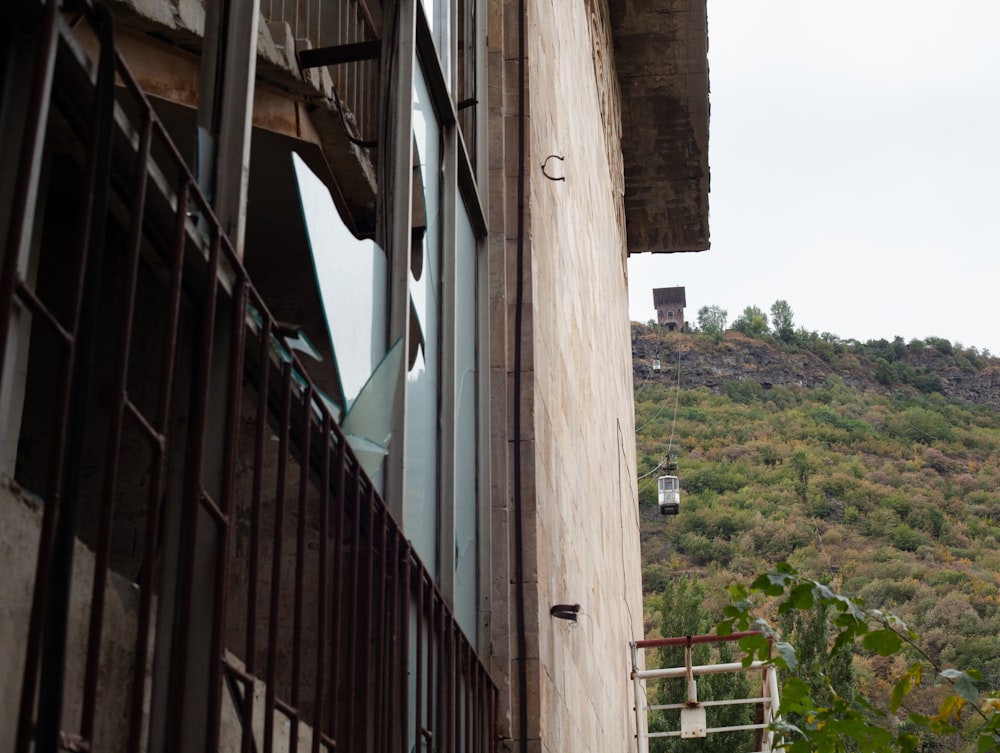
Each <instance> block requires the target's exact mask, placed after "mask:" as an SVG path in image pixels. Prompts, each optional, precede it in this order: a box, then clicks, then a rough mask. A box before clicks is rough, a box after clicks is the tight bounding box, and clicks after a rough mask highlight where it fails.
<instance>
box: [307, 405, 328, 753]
mask: <svg viewBox="0 0 1000 753" xmlns="http://www.w3.org/2000/svg"><path fill="white" fill-rule="evenodd" d="M332 424H333V421H332V419H331V417H330V414H329V413H324V414H323V425H322V428H321V433H320V446H321V455H322V458H323V460H322V466H321V468H320V487H319V555H318V556H319V573H318V576H317V580H318V581H319V597H318V599H317V604H316V634H317V635H319V636H322V638H321V640H320V641H319V645H318V646H317V647H316V677H315V687H314V688H313V690H314V692H315V695H314V697H313V709H314V711H313V719H314V721H313V727H314V729H313V738H312V748H311V753H319V749H320V745H321V740H322V737H323V734H324V732H325V730H324V728H323V725H324V722H326V721H328V717H327V715H326V714H325V713H324V711H325V709H324V702H325V700H326V680H327V678H326V677H325V676H324V674H323V672H324V670H325V669H326V644H327V641H326V636H327V624H326V623H327V618H328V615H327V606H326V598H327V591H328V589H329V583H328V582H327V570H328V568H329V566H330V554H329V540H330V459H331V457H332V455H333V448H332V447H331V446H330V445H331V442H330V434H331V430H332Z"/></svg>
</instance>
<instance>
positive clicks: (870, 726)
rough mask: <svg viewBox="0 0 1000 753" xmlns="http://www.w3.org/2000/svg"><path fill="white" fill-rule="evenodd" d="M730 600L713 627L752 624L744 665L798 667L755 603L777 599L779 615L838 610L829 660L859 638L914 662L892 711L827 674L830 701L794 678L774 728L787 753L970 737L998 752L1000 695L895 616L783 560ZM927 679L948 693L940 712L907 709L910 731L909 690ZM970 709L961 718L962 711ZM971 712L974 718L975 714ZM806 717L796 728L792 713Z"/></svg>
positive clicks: (891, 749) (895, 748)
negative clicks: (848, 693)
mask: <svg viewBox="0 0 1000 753" xmlns="http://www.w3.org/2000/svg"><path fill="white" fill-rule="evenodd" d="M729 595H730V603H729V604H728V605H727V606H726V607H725V608H724V610H723V614H724V616H725V619H724V620H723V621H722V622H720V623H719V624H718V625H717V626H716V632H717V633H718V634H719V635H730V634H732V633H733V632H736V631H745V630H755V631H759V632H758V634H756V635H751V636H749V637H746V638H743V639H741V640H740V641H739V644H740V647H741V648H742V649H743V651H744V652H745V656H744V658H743V663H744V666H749V665H750V663H751V662H753V661H754V660H755V659H758V660H761V661H765V662H769V663H771V664H773V665H774V666H776V667H777V668H779V669H783V670H787V671H793V670H794V669H795V668H796V666H797V665H798V657H797V655H796V651H795V648H794V646H792V645H791V643H789V642H787V641H785V640H782V636H781V635H780V634H779V632H778V631H777V630H776V629H775V628H774V627H772V626H771V625H770V624H769V623H768V622H767V620H765V619H764V618H763V617H762V616H760V614H759V612H758V607H759V605H758V601H760V602H761V603H763V602H764V601H766V600H775V601H776V603H777V612H778V614H779V615H783V614H787V613H793V612H797V611H798V612H806V611H809V610H812V609H813V608H817V607H827V608H829V609H831V610H832V611H833V613H834V615H835V616H834V619H833V625H834V627H835V629H836V634H835V637H834V639H833V641H832V642H831V644H830V646H829V649H828V652H829V656H830V658H833V657H834V656H835V655H837V654H840V653H841V652H848V651H849V652H853V651H855V649H856V646H857V645H858V644H860V646H861V648H862V649H863V650H865V651H870V652H873V653H876V654H878V655H879V656H885V657H891V656H897V655H903V654H904V653H908V654H910V655H911V656H915V657H916V660H915V661H913V662H912V663H910V664H909V666H908V667H907V668H906V669H905V670H904V671H903V672H902V673H901V674H900V675H899V677H897V678H895V683H894V685H893V690H892V694H891V697H890V702H889V714H886V713H885V711H883V710H880V709H877V708H875V707H874V706H873V705H872V704H871V703H870V702H869V701H868V700H866V699H865V698H863V697H861V696H860V695H859V696H857V697H854V698H844V697H843V696H841V695H839V694H838V693H837V692H836V691H835V690H834V689H833V686H832V684H831V683H830V681H829V677H828V676H824V677H823V678H822V680H821V681H823V682H824V690H825V693H824V694H823V695H824V697H825V698H829V699H832V700H828V701H825V702H823V703H821V702H819V701H818V700H817V698H818V695H819V694H818V693H817V692H816V691H817V690H818V688H813V687H810V685H809V684H808V683H806V682H805V681H803V680H801V679H799V678H797V677H789V678H788V679H787V680H786V681H785V684H784V688H783V690H782V697H781V706H780V708H779V714H780V715H781V716H782V718H783V721H782V720H779V721H778V722H776V723H775V724H774V725H772V726H773V729H774V730H775V732H777V733H778V734H779V735H780V736H781V738H782V743H781V745H782V746H783V747H784V748H785V749H786V750H788V751H790V752H791V753H813V752H815V753H841V752H842V751H853V750H860V751H862V753H897V752H898V753H913V752H914V751H917V750H918V748H919V747H920V745H921V737H920V735H918V734H916V733H915V732H912V731H909V729H916V730H918V731H922V732H923V733H924V735H925V736H936V737H943V736H946V735H955V734H965V735H966V736H967V738H972V739H973V740H974V745H973V744H971V743H970V745H971V747H970V748H969V750H975V751H976V752H977V753H990V752H991V751H994V752H996V751H1000V694H998V693H995V692H994V693H989V694H984V693H982V692H981V691H980V690H979V688H978V687H977V682H978V680H979V679H980V678H979V673H978V672H977V671H976V670H974V669H967V670H962V669H955V668H945V667H942V666H941V665H940V664H939V663H938V662H937V661H935V660H934V659H933V657H931V656H930V655H929V654H928V653H927V652H926V651H924V650H923V649H922V648H921V647H920V645H919V640H920V636H919V635H917V633H915V632H914V631H913V630H911V629H910V628H909V627H907V625H906V624H905V623H904V622H903V621H902V620H901V619H900V618H899V617H897V616H896V615H894V614H892V613H891V612H886V611H883V610H879V609H867V608H866V607H865V605H864V602H863V601H862V600H861V599H851V598H849V597H847V596H844V595H842V594H839V593H836V592H835V591H834V590H833V589H831V588H830V587H829V586H827V585H825V584H823V583H820V582H819V581H816V580H812V579H811V578H806V577H804V576H802V575H800V574H799V573H798V571H796V570H795V569H794V568H793V567H791V566H790V565H788V564H786V563H781V564H779V565H777V566H776V567H775V568H774V569H772V570H770V571H768V572H766V573H764V574H762V575H760V576H759V577H758V578H757V579H756V580H754V581H753V583H751V584H750V586H749V587H747V586H744V585H742V584H737V585H733V586H730V588H729ZM928 678H940V679H941V680H943V681H944V682H945V683H947V684H948V686H949V690H948V692H947V693H946V695H945V697H944V699H943V700H942V701H941V702H940V705H939V706H938V709H937V713H935V714H932V715H929V716H928V715H923V714H919V713H909V714H908V715H907V716H906V720H907V721H908V722H909V729H906V728H904V729H903V730H902V731H901V730H900V726H899V725H898V724H897V722H898V719H897V717H896V715H897V713H898V712H899V711H900V709H901V708H903V706H904V703H905V701H906V699H907V697H908V696H910V694H911V693H912V692H913V691H914V690H916V689H917V688H918V687H921V686H922V685H924V683H925V682H927V680H928ZM967 710H971V713H970V714H968V715H966V718H965V719H964V720H963V714H964V713H965V712H966V711H967ZM970 716H971V717H972V718H971V719H970V718H969V717H970ZM790 718H794V719H796V720H802V721H801V722H800V723H799V724H792V723H791V722H790V721H788V719H790Z"/></svg>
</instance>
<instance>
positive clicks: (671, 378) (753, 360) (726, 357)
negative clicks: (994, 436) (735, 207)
mask: <svg viewBox="0 0 1000 753" xmlns="http://www.w3.org/2000/svg"><path fill="white" fill-rule="evenodd" d="M947 350H948V348H937V347H932V346H927V347H923V348H920V349H915V348H907V349H906V350H905V352H902V353H901V354H900V355H898V356H896V357H894V360H893V361H892V362H891V363H890V362H888V361H885V359H881V360H882V361H884V363H883V364H880V363H879V361H880V357H879V355H878V352H877V351H876V350H873V348H871V347H869V346H866V345H864V344H862V343H856V342H848V343H836V344H831V343H827V342H824V341H818V343H817V342H815V341H814V342H813V343H811V344H808V345H806V346H791V345H785V344H781V343H777V342H772V341H768V340H760V339H756V338H751V337H746V336H745V335H742V334H740V333H738V332H727V333H726V334H725V335H723V336H721V337H719V338H713V337H710V336H707V335H698V334H687V333H672V332H661V331H658V330H657V329H656V328H653V327H648V326H646V325H641V324H633V325H632V371H633V377H634V379H635V383H636V385H639V384H642V383H644V382H650V381H662V382H663V383H665V384H674V383H676V381H677V379H678V369H679V370H680V383H681V386H682V387H684V388H690V387H699V386H701V387H707V388H708V389H709V390H711V391H712V392H718V391H719V390H720V389H721V388H722V386H723V385H725V384H727V383H729V382H745V381H751V380H752V381H754V382H757V383H758V384H760V385H761V386H762V387H763V388H764V389H770V388H771V387H773V386H775V385H797V386H800V387H806V388H812V387H821V386H823V385H824V384H825V383H826V381H827V379H828V378H829V377H830V376H831V375H836V376H838V377H839V378H840V379H842V380H843V381H844V383H845V384H847V385H848V386H850V387H853V388H856V389H859V390H866V391H869V390H870V391H875V392H879V393H882V394H891V393H893V392H897V391H899V390H904V391H918V390H920V391H924V392H940V393H941V394H943V395H945V396H947V397H952V398H957V399H960V400H964V401H966V402H969V403H974V404H979V405H988V406H990V407H992V408H994V409H997V410H1000V359H996V358H983V357H979V356H974V357H972V358H971V359H970V357H968V354H967V353H965V352H961V351H960V352H957V353H956V352H955V351H954V350H952V352H950V353H949V352H947ZM654 359H658V360H659V362H660V369H659V371H656V370H655V369H654Z"/></svg>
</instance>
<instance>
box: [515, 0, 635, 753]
mask: <svg viewBox="0 0 1000 753" xmlns="http://www.w3.org/2000/svg"><path fill="white" fill-rule="evenodd" d="M601 6H602V3H601V2H600V0H596V2H594V3H588V4H585V5H583V4H580V3H576V2H573V1H572V0H540V2H537V3H534V4H532V5H531V6H530V7H531V12H530V15H531V19H530V23H529V28H530V29H535V30H539V31H538V33H537V34H535V35H533V37H532V40H531V50H530V52H529V56H530V89H531V93H530V101H531V104H530V112H531V127H530V135H531V140H530V143H531V152H532V155H531V156H532V159H530V160H529V162H528V164H529V166H530V169H531V170H532V174H531V183H530V185H531V191H530V204H529V206H530V211H531V260H532V264H531V270H532V293H533V301H532V303H533V306H532V309H533V314H532V325H533V333H534V338H533V339H534V350H535V353H534V380H533V382H534V400H535V403H534V424H535V440H536V460H535V493H536V499H535V504H536V508H537V523H536V526H537V528H536V536H537V541H536V546H537V551H538V597H539V601H538V605H537V608H538V613H539V655H540V695H541V708H542V716H541V730H542V750H545V751H552V753H556V751H566V750H574V751H587V750H591V751H623V752H624V751H628V750H634V749H635V748H634V742H633V739H634V738H633V735H634V732H635V730H634V721H633V720H634V715H633V712H632V706H633V703H632V697H631V696H632V689H631V685H630V683H629V667H630V661H629V648H628V643H629V641H630V640H632V639H635V638H641V637H642V593H641V576H640V556H639V519H638V506H637V502H636V499H635V441H634V413H633V403H632V379H631V349H630V336H629V324H628V322H629V318H628V295H627V279H626V266H625V258H626V253H625V227H624V212H623V204H622V190H623V189H622V186H623V182H622V177H621V176H622V173H621V171H622V166H621V152H620V127H619V126H618V113H619V110H620V104H619V97H618V88H617V77H616V75H615V71H614V68H613V60H612V59H611V57H610V55H607V54H606V53H607V51H608V50H609V49H610V42H609V37H610V29H608V28H607V21H606V18H607V16H606V14H603V13H601V12H600V8H601ZM598 53H603V54H598ZM550 153H558V154H560V155H563V156H564V157H565V160H564V161H562V162H559V163H558V167H556V170H557V171H558V170H560V169H561V172H560V173H557V174H559V175H562V176H565V178H566V180H565V181H552V180H548V179H546V178H545V177H544V176H542V175H541V173H540V170H538V169H537V168H536V167H535V166H536V165H539V164H540V163H541V162H542V161H543V160H544V158H545V156H546V155H548V154H550ZM551 164H552V163H551V162H550V165H551ZM550 172H553V171H550ZM557 603H579V604H580V606H581V615H580V617H579V621H578V623H577V624H576V625H573V624H572V623H569V622H565V621H561V620H558V619H554V618H553V617H551V616H550V614H549V609H550V607H551V606H552V605H553V604H557Z"/></svg>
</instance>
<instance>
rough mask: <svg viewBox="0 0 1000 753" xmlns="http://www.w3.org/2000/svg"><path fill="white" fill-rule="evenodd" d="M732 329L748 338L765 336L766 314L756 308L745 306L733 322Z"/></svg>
mask: <svg viewBox="0 0 1000 753" xmlns="http://www.w3.org/2000/svg"><path fill="white" fill-rule="evenodd" d="M733 329H735V330H736V331H737V332H742V333H743V334H744V335H749V336H750V337H760V336H761V335H764V334H767V314H765V313H764V312H763V311H761V310H760V309H759V308H758V307H757V306H747V307H746V308H745V309H743V313H742V314H740V315H739V317H738V318H737V319H736V321H735V322H733Z"/></svg>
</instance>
